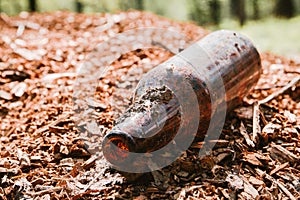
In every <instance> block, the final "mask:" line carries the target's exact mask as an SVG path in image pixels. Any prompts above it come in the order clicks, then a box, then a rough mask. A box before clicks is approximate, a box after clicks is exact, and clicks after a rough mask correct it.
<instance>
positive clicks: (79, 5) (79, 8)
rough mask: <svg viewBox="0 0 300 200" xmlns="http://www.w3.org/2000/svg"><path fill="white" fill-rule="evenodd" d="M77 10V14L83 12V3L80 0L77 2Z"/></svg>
mask: <svg viewBox="0 0 300 200" xmlns="http://www.w3.org/2000/svg"><path fill="white" fill-rule="evenodd" d="M75 9H76V12H78V13H82V12H83V3H82V2H81V1H80V0H76V1H75Z"/></svg>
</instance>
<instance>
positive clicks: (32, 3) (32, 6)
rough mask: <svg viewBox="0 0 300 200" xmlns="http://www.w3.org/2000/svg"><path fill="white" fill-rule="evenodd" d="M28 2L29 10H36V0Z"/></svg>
mask: <svg viewBox="0 0 300 200" xmlns="http://www.w3.org/2000/svg"><path fill="white" fill-rule="evenodd" d="M28 4H29V10H30V12H36V11H37V4H36V0H29V2H28Z"/></svg>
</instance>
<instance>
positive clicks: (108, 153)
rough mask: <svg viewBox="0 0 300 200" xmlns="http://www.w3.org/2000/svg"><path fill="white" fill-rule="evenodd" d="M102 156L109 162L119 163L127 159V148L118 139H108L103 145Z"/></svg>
mask: <svg viewBox="0 0 300 200" xmlns="http://www.w3.org/2000/svg"><path fill="white" fill-rule="evenodd" d="M103 151H104V154H105V157H107V158H108V159H109V160H112V161H120V159H125V158H127V157H128V152H129V147H128V145H127V144H126V143H125V142H124V141H123V140H122V139H120V138H109V140H108V141H107V142H106V143H105V145H104V149H103Z"/></svg>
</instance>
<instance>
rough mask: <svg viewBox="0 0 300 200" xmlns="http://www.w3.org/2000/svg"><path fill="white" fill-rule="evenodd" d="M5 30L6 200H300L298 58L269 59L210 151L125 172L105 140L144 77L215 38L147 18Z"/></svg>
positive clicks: (66, 16) (34, 22) (84, 18)
mask: <svg viewBox="0 0 300 200" xmlns="http://www.w3.org/2000/svg"><path fill="white" fill-rule="evenodd" d="M141 27H152V29H151V30H150V31H148V32H146V33H147V34H144V35H142V36H140V35H139V32H138V31H137V32H134V31H133V32H130V30H136V29H137V28H141ZM153 27H154V28H156V29H155V30H156V31H153V30H154V29H153ZM157 30H161V31H158V32H159V36H160V37H157ZM166 30H171V31H174V32H176V33H180V34H173V36H170V34H167V33H168V31H166ZM0 31H1V33H0V46H1V47H0V116H1V122H0V136H1V137H0V199H139V200H142V199H187V198H189V199H299V198H300V181H299V180H300V178H299V177H300V165H299V163H300V162H299V160H300V142H299V141H300V83H299V82H300V81H299V79H300V78H299V77H300V75H299V74H300V71H299V69H300V61H299V60H291V59H287V58H284V57H282V56H278V55H273V54H271V53H267V52H266V53H261V57H262V67H263V72H262V74H261V78H260V80H259V82H258V84H257V86H256V87H255V89H254V90H253V91H252V92H251V93H250V94H249V95H248V97H247V98H245V99H244V103H243V105H242V106H240V107H238V108H236V109H235V110H234V111H233V112H232V113H230V114H229V116H228V119H227V120H226V123H225V126H224V129H223V133H222V135H221V136H220V138H219V139H218V140H217V143H216V145H215V147H214V149H213V150H212V151H211V152H209V153H208V154H207V156H205V157H202V158H199V157H197V156H195V154H194V152H190V151H187V152H185V153H184V154H183V155H182V156H181V157H180V158H178V159H177V161H176V162H174V163H173V164H172V165H170V166H168V167H165V168H163V169H161V170H158V171H154V172H152V173H147V174H143V175H141V174H126V173H119V172H118V171H116V170H114V169H113V168H111V167H110V165H109V164H108V163H107V161H106V160H105V159H104V157H103V155H102V153H101V145H99V144H100V143H101V141H102V139H103V137H104V136H105V134H106V133H108V131H109V130H111V129H112V127H113V123H114V120H115V119H117V118H118V117H119V116H120V115H121V114H122V113H123V112H124V111H125V110H126V109H127V108H128V107H129V105H130V104H131V96H132V94H133V91H134V89H135V86H136V85H137V83H138V81H139V80H140V79H141V77H142V75H143V74H145V72H147V71H148V70H150V69H151V68H153V67H155V66H156V65H158V64H159V63H161V62H163V61H165V60H167V59H168V58H170V57H171V56H172V55H174V54H176V53H178V51H179V50H180V49H182V48H186V47H187V46H188V45H189V44H192V43H193V42H194V41H196V40H198V39H200V38H202V37H203V36H205V35H206V34H208V33H209V31H207V30H205V29H203V28H201V27H199V26H196V25H194V24H192V23H181V22H176V21H171V20H168V19H165V18H162V17H159V16H156V15H153V14H151V13H144V12H139V11H130V12H121V13H116V14H107V13H105V14H94V15H88V14H75V13H69V12H55V13H42V14H39V13H34V14H29V13H25V12H23V13H21V14H20V15H19V16H14V17H8V16H6V15H4V14H1V17H0ZM119 33H124V34H125V36H126V37H120V38H118V40H114V38H116V37H118V36H119V35H118V34H119ZM121 35H122V34H121ZM157 38H161V39H160V40H159V39H157ZM183 38H184V39H183ZM143 45H144V46H145V45H147V46H148V47H147V48H145V49H142V48H141V47H142V46H143ZM127 47H128V48H127ZM124 52H125V53H124ZM112 55H113V56H112ZM108 61H113V62H112V63H109V62H108ZM78 80H81V81H86V82H80V81H78ZM79 83H80V84H81V85H80V84H79ZM90 86H93V87H92V89H91V87H90ZM90 94H92V95H91V96H88V97H89V98H86V97H87V96H86V95H90ZM202 145H203V144H202V143H201V142H199V143H195V144H194V145H193V148H194V149H199V148H201V146H202Z"/></svg>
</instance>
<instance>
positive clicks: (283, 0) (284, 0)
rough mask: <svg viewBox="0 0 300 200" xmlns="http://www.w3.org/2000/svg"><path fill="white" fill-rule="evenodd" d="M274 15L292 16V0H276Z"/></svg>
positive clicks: (293, 7) (293, 12)
mask: <svg viewBox="0 0 300 200" xmlns="http://www.w3.org/2000/svg"><path fill="white" fill-rule="evenodd" d="M275 15H276V16H278V17H285V18H291V17H293V16H294V15H295V5H294V2H293V0H277V2H276V6H275Z"/></svg>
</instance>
